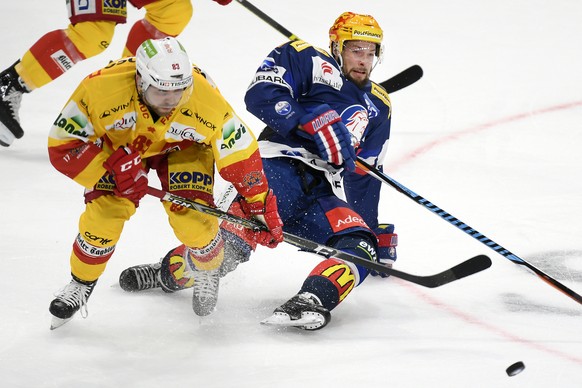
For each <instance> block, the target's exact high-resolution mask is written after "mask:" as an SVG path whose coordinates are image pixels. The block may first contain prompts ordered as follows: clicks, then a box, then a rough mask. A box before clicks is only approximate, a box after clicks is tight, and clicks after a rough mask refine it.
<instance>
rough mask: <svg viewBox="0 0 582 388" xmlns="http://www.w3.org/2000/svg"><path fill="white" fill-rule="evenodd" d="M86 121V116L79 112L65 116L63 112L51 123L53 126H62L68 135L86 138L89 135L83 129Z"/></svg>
mask: <svg viewBox="0 0 582 388" xmlns="http://www.w3.org/2000/svg"><path fill="white" fill-rule="evenodd" d="M87 123H88V121H87V118H86V117H85V116H83V115H81V114H79V115H75V116H73V117H65V116H63V113H60V114H59V116H58V117H57V119H56V120H55V121H54V123H53V125H54V126H55V127H59V128H62V129H63V130H64V131H65V132H67V133H68V134H70V135H73V136H76V137H79V138H87V137H89V133H88V132H87V131H85V127H86V126H87Z"/></svg>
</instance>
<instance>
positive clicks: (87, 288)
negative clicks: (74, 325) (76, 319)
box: [49, 276, 97, 330]
mask: <svg viewBox="0 0 582 388" xmlns="http://www.w3.org/2000/svg"><path fill="white" fill-rule="evenodd" d="M96 283H97V281H94V282H84V281H82V280H80V279H78V278H76V277H75V276H73V280H71V282H70V283H69V284H67V285H66V286H65V288H63V289H62V290H61V291H59V293H58V294H57V295H55V296H56V298H55V299H54V300H53V301H52V302H51V305H50V307H49V311H50V313H51V314H52V315H53V320H52V323H51V330H54V329H56V328H58V327H60V326H62V325H64V324H65V323H67V322H69V321H70V320H71V319H72V318H73V316H74V315H75V313H76V312H77V311H79V310H81V316H82V317H83V318H86V317H87V315H88V314H89V312H88V310H87V300H88V299H89V296H90V295H91V293H92V292H93V288H94V287H95V284H96Z"/></svg>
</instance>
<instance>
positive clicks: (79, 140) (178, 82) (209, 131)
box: [48, 37, 283, 328]
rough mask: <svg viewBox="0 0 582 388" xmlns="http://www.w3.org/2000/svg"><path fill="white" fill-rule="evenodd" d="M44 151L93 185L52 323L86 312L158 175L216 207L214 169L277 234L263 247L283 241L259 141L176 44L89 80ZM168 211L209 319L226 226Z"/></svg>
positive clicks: (262, 237) (156, 43) (158, 43)
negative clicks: (151, 174)
mask: <svg viewBox="0 0 582 388" xmlns="http://www.w3.org/2000/svg"><path fill="white" fill-rule="evenodd" d="M48 150H49V158H50V161H51V163H52V165H53V166H54V167H55V168H56V169H57V170H58V171H60V172H61V173H63V174H64V175H66V176H68V177H69V178H71V179H73V180H74V181H75V182H77V183H79V184H80V185H82V186H84V187H85V194H84V195H85V204H86V207H85V211H84V212H83V213H82V214H81V217H80V220H79V231H78V234H77V236H76V238H75V241H74V244H73V249H72V252H71V256H70V265H71V274H72V280H71V281H70V283H69V284H68V285H67V286H65V288H64V289H63V290H61V291H60V292H59V293H58V295H57V296H56V298H55V299H54V300H53V301H52V302H51V304H50V309H49V310H50V312H51V314H52V315H53V317H54V318H53V324H52V328H56V327H59V326H60V325H62V324H64V323H66V322H67V321H68V320H70V319H71V318H72V317H73V315H74V314H75V313H76V312H77V311H79V310H80V311H81V314H82V315H83V316H84V317H85V316H86V315H87V299H88V298H89V296H90V294H91V292H92V291H93V289H94V287H95V284H96V282H97V279H98V278H99V277H100V276H101V274H102V273H103V272H104V270H105V266H106V265H107V262H108V260H109V259H110V258H111V256H112V255H113V253H114V251H115V246H116V244H117V242H118V241H119V238H120V236H121V233H122V230H123V226H124V224H125V222H126V221H127V220H129V218H130V217H131V216H132V215H133V214H134V213H135V212H136V209H137V207H138V206H139V202H140V199H141V198H142V197H143V196H144V195H145V194H146V192H147V187H148V171H150V170H155V172H156V174H157V176H158V178H159V181H160V184H161V187H162V189H163V190H166V191H170V192H172V193H173V194H176V195H180V196H183V197H186V198H189V199H192V200H196V201H200V202H202V203H205V204H210V205H213V184H214V171H215V168H216V170H217V171H218V173H219V174H220V175H221V177H222V178H224V179H225V180H226V181H229V182H231V183H232V184H233V185H234V187H235V188H236V189H237V191H238V193H239V194H240V195H241V196H242V198H243V199H242V202H244V204H245V206H243V209H246V211H247V215H248V216H249V217H250V216H257V215H258V216H260V218H261V220H262V221H263V222H264V223H265V224H266V225H267V227H268V228H269V229H270V231H266V232H265V231H263V232H257V234H256V236H257V241H258V242H259V243H261V244H264V245H268V246H270V247H273V246H276V245H277V243H278V242H281V241H282V239H283V236H282V223H281V220H280V217H279V214H278V211H277V204H276V198H275V196H274V195H273V193H272V191H270V190H269V187H268V183H267V180H266V178H265V174H264V171H263V167H262V162H261V158H260V154H259V150H258V145H257V141H256V139H255V137H254V135H253V134H252V132H251V130H250V129H249V128H248V127H247V126H246V125H245V124H244V123H243V122H242V121H241V120H240V119H239V118H238V116H237V115H236V114H235V112H234V111H233V109H232V107H231V106H230V105H229V103H228V102H227V101H226V100H225V99H224V97H223V96H222V95H221V94H220V92H219V90H218V89H217V88H216V86H215V85H214V83H213V82H212V81H211V80H210V79H209V78H208V77H207V76H206V75H205V73H204V72H203V71H202V70H200V69H199V68H197V67H196V66H193V65H192V64H191V62H190V59H189V57H188V55H187V54H186V51H185V50H184V48H183V46H182V45H181V44H180V43H179V42H178V41H177V40H176V39H175V38H171V37H168V38H164V39H160V40H147V41H145V42H144V43H143V44H142V45H141V46H140V47H139V48H138V50H137V54H136V56H135V57H129V58H123V59H120V60H119V61H116V62H112V63H111V64H109V65H108V66H106V67H105V68H103V69H101V70H98V71H96V72H94V73H93V74H90V75H89V76H87V77H86V78H85V79H84V80H83V81H82V82H81V83H80V85H79V86H78V87H77V89H76V90H75V91H74V92H73V94H72V96H71V98H70V99H69V101H68V102H67V103H66V105H65V107H64V108H63V110H62V111H61V112H60V113H59V114H58V115H57V117H56V119H55V121H54V123H53V125H52V127H51V130H50V134H49V139H48ZM163 206H164V209H165V211H166V212H167V214H168V217H169V224H170V226H171V227H172V229H173V231H174V234H175V235H176V237H177V238H178V240H180V241H181V242H182V243H183V244H184V245H185V246H186V247H187V249H186V250H185V251H184V258H185V261H186V263H187V268H186V269H185V270H187V271H189V273H191V274H192V276H193V278H194V287H193V288H194V292H193V299H192V307H193V309H194V312H195V313H196V314H198V315H208V314H210V313H211V312H212V311H213V309H214V307H215V305H216V302H217V294H218V285H219V280H218V279H219V278H218V275H217V271H218V268H219V266H220V265H221V262H222V261H223V255H224V243H223V241H222V238H221V235H220V233H219V229H218V220H217V219H216V218H214V217H212V216H209V215H205V214H201V213H196V212H194V211H193V210H190V209H186V208H183V207H180V206H176V205H172V204H170V203H166V202H164V203H163Z"/></svg>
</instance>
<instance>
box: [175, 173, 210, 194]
mask: <svg viewBox="0 0 582 388" xmlns="http://www.w3.org/2000/svg"><path fill="white" fill-rule="evenodd" d="M212 182H213V179H212V176H210V175H208V174H204V173H201V172H199V171H170V172H169V182H168V183H169V187H170V191H176V190H198V191H203V192H206V193H212Z"/></svg>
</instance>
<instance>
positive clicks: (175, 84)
mask: <svg viewBox="0 0 582 388" xmlns="http://www.w3.org/2000/svg"><path fill="white" fill-rule="evenodd" d="M135 62H136V63H135V64H136V69H137V73H138V74H139V76H140V81H139V84H138V85H137V86H138V90H139V91H140V92H141V93H145V92H146V90H147V89H148V88H149V87H150V86H152V85H153V86H154V87H156V88H157V89H160V90H180V89H187V88H189V87H190V86H191V85H192V62H190V58H188V54H187V53H186V50H185V49H184V47H182V45H181V44H180V42H178V40H176V39H175V38H172V37H167V38H163V39H148V40H146V41H145V42H143V43H142V44H141V45H140V46H139V47H138V49H137V52H136V54H135Z"/></svg>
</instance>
